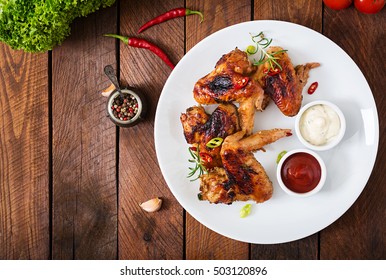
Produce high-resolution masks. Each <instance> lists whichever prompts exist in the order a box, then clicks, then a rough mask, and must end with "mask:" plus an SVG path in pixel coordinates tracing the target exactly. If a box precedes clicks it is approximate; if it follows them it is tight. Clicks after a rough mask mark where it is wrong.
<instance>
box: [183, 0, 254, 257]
mask: <svg viewBox="0 0 386 280" xmlns="http://www.w3.org/2000/svg"><path fill="white" fill-rule="evenodd" d="M186 5H187V7H189V8H191V9H195V10H200V11H202V12H203V13H204V16H205V21H204V23H202V24H200V23H199V21H197V18H193V17H190V18H187V20H186V50H187V51H188V50H189V49H190V48H192V47H193V46H194V45H195V44H197V43H198V42H199V41H200V40H202V39H203V38H205V37H207V36H208V35H210V34H212V33H213V32H215V31H218V30H220V29H222V28H225V27H227V26H230V25H233V24H236V23H240V22H244V21H248V20H250V18H251V6H250V1H217V0H216V1H190V0H188V1H186ZM229 51H231V50H229ZM221 55H222V54H219V59H220V56H221ZM213 67H214V65H213ZM208 72H209V71H208ZM192 105H193V104H192ZM186 216H187V218H186V258H187V259H248V258H249V245H248V244H247V243H243V242H239V241H235V240H232V239H229V238H226V237H224V236H221V235H219V234H217V233H215V232H212V231H211V230H210V229H208V228H206V227H204V226H203V225H201V224H200V223H199V222H197V221H196V220H195V219H194V218H192V217H191V216H190V215H189V214H188V213H187V214H186Z"/></svg>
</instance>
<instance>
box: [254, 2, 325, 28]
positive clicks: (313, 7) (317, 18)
mask: <svg viewBox="0 0 386 280" xmlns="http://www.w3.org/2000/svg"><path fill="white" fill-rule="evenodd" d="M322 11H323V2H322V1H320V0H295V1H294V0H282V1H280V3H279V1H272V0H255V1H254V15H253V18H254V19H255V20H283V21H289V22H293V23H297V24H301V25H303V26H306V27H309V28H311V29H314V30H316V31H318V32H322Z"/></svg>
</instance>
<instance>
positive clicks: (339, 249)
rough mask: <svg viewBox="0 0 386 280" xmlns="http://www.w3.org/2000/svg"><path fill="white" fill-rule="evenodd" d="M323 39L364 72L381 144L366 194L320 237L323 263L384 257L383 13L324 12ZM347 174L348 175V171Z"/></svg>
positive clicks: (385, 124) (385, 19)
mask: <svg viewBox="0 0 386 280" xmlns="http://www.w3.org/2000/svg"><path fill="white" fill-rule="evenodd" d="M324 15H325V16H324V32H325V35H326V36H327V37H329V38H331V39H332V40H333V41H334V42H336V43H337V44H338V45H339V46H340V47H341V48H343V49H344V50H345V51H346V52H347V53H348V54H349V55H350V56H351V58H352V59H353V60H354V61H355V62H356V63H357V65H358V66H359V68H360V69H361V70H362V72H363V73H364V76H365V77H366V79H367V81H368V83H369V85H370V88H371V90H372V92H373V95H374V99H375V102H376V104H377V109H378V118H379V125H380V127H379V131H380V141H379V149H378V157H377V161H376V164H375V167H374V170H373V173H372V176H371V177H370V179H369V181H368V183H367V185H366V187H365V189H364V191H363V192H362V194H361V195H360V197H359V199H358V200H357V201H356V202H355V203H354V205H353V206H352V207H351V208H350V209H349V210H348V211H347V212H346V214H344V215H343V216H342V217H341V218H340V219H338V220H337V221H336V222H335V223H333V224H332V225H331V226H329V227H328V228H326V229H325V230H323V231H322V233H321V248H320V258H321V259H385V257H386V250H385V248H386V247H385V229H386V226H385V221H384V220H385V201H384V198H385V195H386V191H385V187H384V186H385V185H386V179H385V176H384V174H385V173H386V165H385V160H386V136H385V133H384V132H385V131H386V121H385V120H386V103H385V98H384V91H385V88H386V81H385V79H384V74H385V72H386V66H385V63H384V58H385V57H386V52H385V49H384V48H383V47H381V46H384V45H385V44H386V36H385V29H384V26H386V16H385V15H386V10H385V9H383V10H382V12H380V13H378V14H375V15H364V14H361V13H359V12H358V11H356V10H355V9H354V7H351V8H349V9H346V10H343V11H341V12H336V11H333V10H331V9H328V8H326V9H325V12H324ZM348 172H349V171H348Z"/></svg>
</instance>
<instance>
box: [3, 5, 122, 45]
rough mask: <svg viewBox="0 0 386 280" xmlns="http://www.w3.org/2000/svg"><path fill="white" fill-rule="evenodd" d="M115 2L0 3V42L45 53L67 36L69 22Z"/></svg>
mask: <svg viewBox="0 0 386 280" xmlns="http://www.w3.org/2000/svg"><path fill="white" fill-rule="evenodd" d="M114 2H115V0H0V41H3V42H5V43H6V44H8V45H9V46H10V47H11V48H13V49H17V50H20V49H22V50H24V51H27V52H45V51H47V50H52V48H53V47H55V46H56V45H59V44H61V43H62V42H63V40H64V39H65V38H66V37H67V36H68V35H69V34H70V30H71V28H70V25H71V23H72V21H73V20H74V19H75V18H77V17H81V16H86V15H88V14H90V13H93V12H95V11H96V10H98V9H99V8H102V7H107V6H111V5H112V4H114Z"/></svg>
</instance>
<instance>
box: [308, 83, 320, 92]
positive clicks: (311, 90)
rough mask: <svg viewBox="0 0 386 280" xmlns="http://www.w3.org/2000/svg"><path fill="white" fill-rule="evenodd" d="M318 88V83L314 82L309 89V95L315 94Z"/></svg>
mask: <svg viewBox="0 0 386 280" xmlns="http://www.w3.org/2000/svg"><path fill="white" fill-rule="evenodd" d="M317 87H318V82H313V83H312V84H311V85H310V87H309V88H308V91H307V92H308V94H313V93H314V92H315V90H316V89H317Z"/></svg>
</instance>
